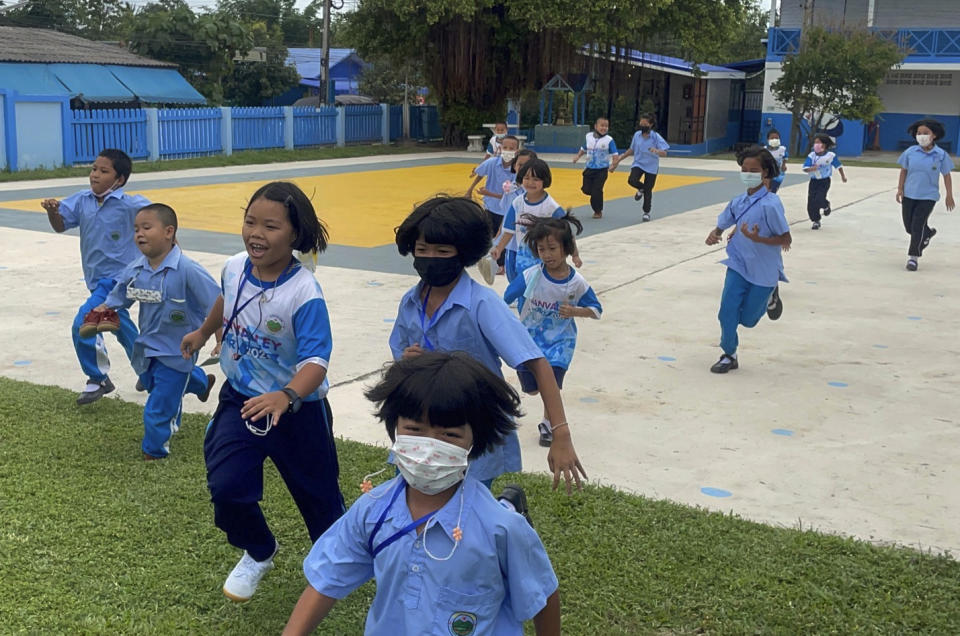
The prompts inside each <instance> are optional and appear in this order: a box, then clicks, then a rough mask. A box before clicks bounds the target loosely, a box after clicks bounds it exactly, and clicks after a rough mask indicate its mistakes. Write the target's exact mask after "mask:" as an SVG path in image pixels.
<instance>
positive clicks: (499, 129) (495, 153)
mask: <svg viewBox="0 0 960 636" xmlns="http://www.w3.org/2000/svg"><path fill="white" fill-rule="evenodd" d="M506 136H507V122H505V121H498V122H497V123H495V124H494V125H493V135H491V136H490V141H489V142H488V143H487V150H486V152H485V153H484V154H483V160H484V161H486V160H487V159H489V158H490V157H499V156H500V153H501V152H502V151H503V147H502V145H501V142H502V141H503V140H504V138H505V137H506Z"/></svg>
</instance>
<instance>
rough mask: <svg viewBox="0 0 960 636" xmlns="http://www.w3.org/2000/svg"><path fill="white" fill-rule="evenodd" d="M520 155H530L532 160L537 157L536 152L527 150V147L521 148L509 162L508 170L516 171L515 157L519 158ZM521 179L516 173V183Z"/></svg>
mask: <svg viewBox="0 0 960 636" xmlns="http://www.w3.org/2000/svg"><path fill="white" fill-rule="evenodd" d="M520 157H530V159H531V160H533V159H536V158H537V153H535V152H534V151H532V150H528V149H527V148H524V149H523V150H518V151H517V154H516V156H515V157H514V158H513V161H511V162H510V172H513V173H516V171H517V159H519V158H520ZM522 180H523V179H521V178H520V175H517V183H519V182H520V181H522Z"/></svg>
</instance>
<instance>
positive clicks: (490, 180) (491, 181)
mask: <svg viewBox="0 0 960 636" xmlns="http://www.w3.org/2000/svg"><path fill="white" fill-rule="evenodd" d="M474 172H475V173H476V174H477V175H478V176H481V177H486V178H487V181H486V183H485V184H484V187H485V188H486V189H487V190H489V191H490V192H494V193H496V194H503V184H504V182H506V181H511V182H512V181H515V180H516V178H517V175H516V174H514V173H513V172H512V171H511V170H510V164H509V163H508V164H507V165H506V166H504V165H503V159H501V158H500V157H499V156H496V157H490V158H489V159H487V160H486V161H484V162H483V163H481V164H480V165H479V166H477V168H476V170H474ZM483 207H485V208H486V209H488V210H490V211H491V212H493V213H494V214H500V198H499V197H491V196H484V197H483Z"/></svg>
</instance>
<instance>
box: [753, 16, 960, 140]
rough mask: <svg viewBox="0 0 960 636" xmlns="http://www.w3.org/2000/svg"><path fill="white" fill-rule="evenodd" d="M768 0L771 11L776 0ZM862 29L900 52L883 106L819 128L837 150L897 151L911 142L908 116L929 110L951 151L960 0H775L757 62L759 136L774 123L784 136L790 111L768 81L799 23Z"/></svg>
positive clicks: (959, 98) (958, 109) (957, 103)
mask: <svg viewBox="0 0 960 636" xmlns="http://www.w3.org/2000/svg"><path fill="white" fill-rule="evenodd" d="M770 1H771V15H774V13H775V9H776V0H770ZM809 24H814V25H820V26H824V27H827V28H830V27H833V28H866V29H869V30H871V31H873V32H874V33H876V34H878V35H880V36H881V37H884V38H887V39H889V40H891V41H893V42H896V43H897V45H898V46H900V48H901V49H902V50H903V51H904V52H905V53H906V58H905V59H904V61H903V63H902V65H901V66H900V67H898V68H893V69H891V70H890V72H889V73H888V74H887V77H886V79H885V80H884V83H883V84H882V85H881V86H880V88H879V91H878V95H879V97H880V99H881V100H882V101H883V107H884V110H883V112H881V113H880V114H879V115H878V116H877V118H876V120H875V121H874V122H873V123H871V124H867V125H865V124H863V123H862V122H859V121H850V120H835V121H832V122H830V123H829V124H828V125H827V126H826V127H825V128H826V132H828V133H831V134H832V135H833V136H835V137H836V140H837V149H838V153H839V154H841V155H846V156H858V155H860V154H861V153H862V152H863V151H864V150H887V151H897V150H903V149H904V148H906V147H907V146H909V145H912V144H913V143H914V140H913V139H911V138H910V136H909V135H908V134H907V126H909V124H910V123H912V122H914V121H916V120H917V119H921V118H924V117H932V118H935V119H937V120H939V121H940V122H942V123H943V125H944V127H945V128H946V133H947V134H946V137H945V138H944V139H943V140H940V141H938V142H937V143H938V144H939V145H940V146H941V147H943V148H944V149H945V150H947V151H949V152H951V153H956V152H957V150H958V147H960V3H958V2H957V1H956V0H909V1H907V0H780V20H779V24H778V25H776V26H771V28H770V30H769V39H768V42H767V58H766V63H765V67H764V90H763V115H762V120H761V127H760V138H761V139H765V138H766V134H767V131H768V130H770V129H771V128H776V129H777V130H779V131H780V133H781V134H782V135H784V137H786V136H787V135H788V131H789V130H790V125H791V122H792V117H791V115H790V113H789V112H788V111H787V109H786V108H784V106H783V105H782V104H779V103H777V102H776V100H775V99H774V96H773V93H772V92H771V90H770V86H771V85H772V84H773V83H774V82H775V81H776V80H777V79H778V78H779V77H780V76H781V75H782V71H781V68H782V63H783V59H784V56H787V55H790V54H791V53H794V52H796V51H797V50H798V47H799V44H800V35H801V33H802V29H803V26H804V25H809Z"/></svg>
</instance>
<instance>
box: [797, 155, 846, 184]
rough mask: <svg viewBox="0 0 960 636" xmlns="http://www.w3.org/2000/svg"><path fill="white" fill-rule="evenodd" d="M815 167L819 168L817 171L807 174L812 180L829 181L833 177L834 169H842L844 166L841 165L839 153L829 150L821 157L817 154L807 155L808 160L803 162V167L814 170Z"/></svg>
mask: <svg viewBox="0 0 960 636" xmlns="http://www.w3.org/2000/svg"><path fill="white" fill-rule="evenodd" d="M814 166H816V167H817V170H815V171H814V172H808V173H807V174H809V175H810V178H811V179H829V178H830V177H832V176H833V169H834V168H842V167H843V164H842V163H840V158H839V157H837V153H835V152H833V151H832V150H827V151H826V152H824V153H823V154H820V155H818V154H817V153H815V152H811V153H810V154H809V155H807V158H806V160H805V161H804V162H803V167H804V168H812V167H814Z"/></svg>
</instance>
